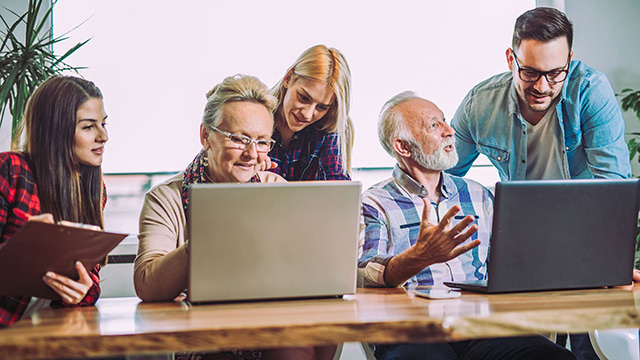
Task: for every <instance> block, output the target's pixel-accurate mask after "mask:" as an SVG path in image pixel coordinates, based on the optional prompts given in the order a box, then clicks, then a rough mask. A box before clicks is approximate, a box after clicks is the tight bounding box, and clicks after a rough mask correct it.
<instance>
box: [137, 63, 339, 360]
mask: <svg viewBox="0 0 640 360" xmlns="http://www.w3.org/2000/svg"><path fill="white" fill-rule="evenodd" d="M276 103H277V101H276V99H275V97H273V96H272V95H271V94H270V93H269V92H268V90H267V88H266V86H265V85H264V84H263V83H262V82H260V80H258V79H257V78H255V77H253V76H247V75H235V76H231V77H228V78H226V79H224V81H222V83H220V84H219V85H217V86H216V87H214V88H213V90H211V91H210V92H209V93H208V94H207V105H206V107H205V111H204V116H203V118H202V124H201V125H200V142H201V143H202V150H201V151H200V152H199V153H198V155H197V156H196V157H195V159H194V160H193V161H192V162H191V163H190V164H189V165H188V166H187V168H186V169H185V170H184V171H182V172H180V173H179V174H177V175H175V176H173V177H171V178H170V179H168V180H166V181H165V182H163V183H161V184H158V185H157V186H155V187H154V188H153V189H151V190H150V191H149V192H148V193H147V194H146V195H145V200H144V204H143V207H142V212H141V214H140V234H139V235H138V238H139V244H138V256H137V257H136V261H135V267H134V285H135V289H136V293H137V294H138V296H139V297H140V298H141V299H142V300H144V301H167V300H173V299H175V298H180V296H181V293H182V292H183V291H185V289H186V287H187V265H188V252H189V240H188V238H187V234H186V228H187V222H188V214H189V196H188V194H189V192H188V189H189V186H190V185H191V184H195V183H223V182H280V181H282V182H284V181H285V180H284V179H283V178H282V177H280V176H279V175H276V174H274V173H271V172H263V171H258V170H259V169H260V168H261V167H264V162H265V160H266V158H267V154H268V152H269V150H271V148H272V147H273V144H274V140H272V139H271V134H272V131H273V111H274V110H275V107H276ZM221 206H224V204H221ZM332 349H335V348H333V347H331V348H329V349H328V350H329V351H330V350H332ZM319 350H322V349H319ZM316 353H321V351H316V349H315V348H295V349H271V350H266V351H260V350H246V351H245V350H236V351H227V352H224V353H219V354H206V358H207V359H217V358H220V359H269V358H273V359H276V358H277V359H315V358H316ZM331 355H332V354H331ZM198 356H199V355H194V354H187V355H185V358H197V357H198ZM328 358H330V357H328Z"/></svg>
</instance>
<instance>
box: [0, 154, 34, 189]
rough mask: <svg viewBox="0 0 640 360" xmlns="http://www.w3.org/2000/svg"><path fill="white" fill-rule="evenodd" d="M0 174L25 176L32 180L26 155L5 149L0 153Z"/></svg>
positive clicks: (3, 175) (4, 175)
mask: <svg viewBox="0 0 640 360" xmlns="http://www.w3.org/2000/svg"><path fill="white" fill-rule="evenodd" d="M0 176H2V177H5V178H6V177H8V176H12V177H20V176H22V177H25V178H27V179H28V180H29V181H31V182H33V181H34V180H33V172H32V171H31V166H30V165H29V162H28V161H27V156H26V155H25V154H23V153H21V152H16V151H6V152H2V153H0Z"/></svg>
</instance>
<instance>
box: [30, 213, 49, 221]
mask: <svg viewBox="0 0 640 360" xmlns="http://www.w3.org/2000/svg"><path fill="white" fill-rule="evenodd" d="M27 220H28V221H39V222H43V223H47V224H53V223H54V221H53V215H51V214H49V213H47V214H40V215H31V216H29V218H28V219H27Z"/></svg>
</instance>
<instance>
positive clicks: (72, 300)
mask: <svg viewBox="0 0 640 360" xmlns="http://www.w3.org/2000/svg"><path fill="white" fill-rule="evenodd" d="M75 267H76V271H78V275H79V279H78V281H74V280H72V279H70V278H68V277H66V276H64V275H60V274H56V273H54V272H51V271H49V272H47V273H46V274H45V276H44V277H43V278H42V280H43V281H44V282H45V283H46V284H47V285H48V286H49V287H51V288H52V289H53V290H54V291H55V292H56V293H58V295H60V297H61V298H62V301H64V302H65V303H67V304H78V303H79V302H80V301H82V299H84V297H85V295H86V294H87V292H88V291H89V289H90V288H91V286H92V285H93V281H92V280H91V277H90V276H89V273H88V272H87V270H86V269H85V267H84V265H82V263H80V262H79V261H77V262H76V264H75Z"/></svg>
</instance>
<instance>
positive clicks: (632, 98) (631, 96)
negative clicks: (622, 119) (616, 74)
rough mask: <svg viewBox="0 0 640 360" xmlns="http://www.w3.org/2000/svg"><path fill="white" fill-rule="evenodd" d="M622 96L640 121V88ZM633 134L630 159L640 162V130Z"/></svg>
mask: <svg viewBox="0 0 640 360" xmlns="http://www.w3.org/2000/svg"><path fill="white" fill-rule="evenodd" d="M618 96H620V97H621V99H620V104H621V106H622V110H623V111H633V112H634V113H635V114H636V118H637V119H638V121H640V90H636V91H634V90H632V89H624V90H622V91H621V92H620V94H618ZM627 135H631V138H630V139H629V141H627V146H629V160H630V161H633V159H637V160H638V162H640V132H630V133H627ZM635 268H636V269H640V219H639V220H638V228H637V230H636V259H635Z"/></svg>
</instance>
